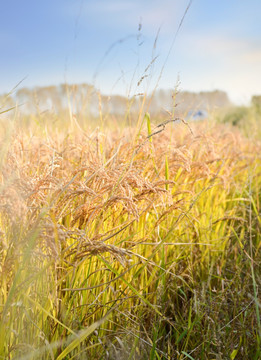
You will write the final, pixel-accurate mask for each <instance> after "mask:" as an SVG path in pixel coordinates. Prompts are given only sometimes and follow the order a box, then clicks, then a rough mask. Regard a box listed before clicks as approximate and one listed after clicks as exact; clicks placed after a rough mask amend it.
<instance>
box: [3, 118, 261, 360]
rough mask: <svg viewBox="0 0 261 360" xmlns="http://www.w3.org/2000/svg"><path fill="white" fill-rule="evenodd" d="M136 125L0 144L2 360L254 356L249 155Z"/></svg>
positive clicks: (255, 167) (190, 134) (254, 183)
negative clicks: (136, 127)
mask: <svg viewBox="0 0 261 360" xmlns="http://www.w3.org/2000/svg"><path fill="white" fill-rule="evenodd" d="M147 120H148V119H147ZM148 121H149V122H147V127H146V128H148V129H149V132H147V130H146V128H145V127H144V128H143V127H142V131H140V132H139V131H138V132H137V131H136V129H134V128H128V129H125V130H123V131H121V132H119V131H117V129H116V130H108V129H105V130H104V129H103V130H104V132H105V133H101V132H100V131H99V130H98V129H96V130H95V131H93V132H92V133H91V132H84V131H81V130H80V128H79V126H78V125H77V126H76V125H75V127H72V124H70V128H69V127H67V125H66V124H64V127H63V129H58V128H55V126H50V127H48V126H47V127H45V128H44V129H42V130H41V131H38V130H35V131H32V129H31V130H30V128H27V127H25V128H21V129H17V130H13V132H11V133H10V135H9V137H8V138H7V140H6V138H3V139H1V144H2V147H1V149H2V151H1V168H0V171H1V173H0V174H1V175H0V176H1V189H0V204H1V205H0V236H1V245H0V246H1V249H0V282H1V294H0V299H1V300H0V302H1V312H2V316H1V328H0V335H1V336H0V343H1V346H0V355H1V356H2V358H10V359H16V358H23V359H35V358H41V359H56V358H58V359H69V358H70V359H71V358H75V359H86V358H90V359H115V358H116V359H121V358H124V359H127V358H129V359H161V358H162V359H186V358H190V359H191V358H192V359H193V358H194V359H210V358H211V357H212V358H215V356H221V357H216V358H220V359H221V358H222V359H223V358H226V357H229V356H230V358H233V359H234V357H233V356H234V355H235V354H239V357H238V358H250V357H249V356H252V357H251V358H253V359H254V356H259V354H260V343H259V340H258V339H260V338H259V336H260V322H258V321H259V320H258V316H259V311H258V308H259V305H260V303H258V295H257V292H254V291H253V284H254V285H257V283H258V281H259V282H260V278H259V277H258V276H256V277H254V275H253V274H255V272H252V275H251V273H250V268H251V269H252V270H253V271H254V270H255V269H257V270H258V269H259V267H258V266H259V265H258V259H260V254H259V247H260V245H259V240H260V235H259V230H260V223H261V222H260V192H259V189H260V183H261V181H260V170H261V166H260V155H259V154H260V153H261V152H260V150H261V146H260V144H259V143H258V142H253V141H250V140H248V139H246V138H244V137H243V136H242V135H241V134H240V132H239V131H235V130H233V131H231V129H230V128H228V127H225V126H222V125H214V124H213V125H211V124H209V123H203V124H199V123H196V124H194V125H193V126H192V125H191V129H190V128H188V127H187V126H186V124H182V123H173V124H172V123H169V124H167V125H166V128H165V130H164V131H162V132H161V133H158V134H155V135H154V136H151V137H149V138H148V136H150V135H151V134H153V133H154V132H157V129H159V127H156V126H152V125H151V123H150V120H148ZM2 126H4V125H2ZM36 128H37V127H36ZM250 214H251V222H250ZM250 250H251V251H250ZM251 266H252V267H251ZM242 281H243V282H244V284H243V285H242ZM233 287H234V288H233ZM230 302H232V303H233V304H232V303H231V304H230ZM229 304H230V305H229ZM255 304H256V308H255V306H254V305H255ZM234 319H235V321H234ZM239 320H240V321H241V323H240V324H241V325H240V324H239ZM227 324H228V325H227ZM247 332H248V333H247ZM227 334H229V336H228V335H227ZM240 354H241V355H240ZM240 356H245V357H240ZM257 358H258V357H256V359H257Z"/></svg>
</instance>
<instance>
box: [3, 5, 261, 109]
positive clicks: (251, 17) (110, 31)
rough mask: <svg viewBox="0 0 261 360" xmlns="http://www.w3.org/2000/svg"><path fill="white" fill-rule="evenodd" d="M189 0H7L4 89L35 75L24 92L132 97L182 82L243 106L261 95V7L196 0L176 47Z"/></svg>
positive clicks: (4, 26) (181, 87)
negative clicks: (86, 90) (64, 86)
mask: <svg viewBox="0 0 261 360" xmlns="http://www.w3.org/2000/svg"><path fill="white" fill-rule="evenodd" d="M188 3H189V1H187V0H44V1H43V0H42V1H41V0H39V1H35V0H23V1H21V0H8V1H4V0H2V1H1V15H0V49H1V56H0V92H1V93H3V92H7V91H10V90H11V89H12V88H13V87H14V86H15V85H16V84H17V83H18V82H19V81H20V80H21V79H23V78H24V77H26V78H25V79H24V81H23V82H22V84H21V85H20V87H24V86H28V87H32V86H41V85H56V84H60V83H64V82H65V81H66V82H68V83H82V82H87V83H94V84H95V85H96V86H97V87H98V88H99V89H100V90H101V91H102V92H104V93H106V94H113V93H121V94H124V95H126V94H131V95H133V94H135V93H140V92H143V91H151V90H153V88H154V86H156V85H157V86H158V88H174V87H175V86H176V85H177V81H178V80H177V79H179V84H180V85H179V89H180V90H191V91H201V90H203V91H204V90H213V89H221V90H225V91H227V93H228V95H229V96H230V98H231V99H232V100H233V101H234V102H237V103H239V104H243V103H247V101H249V99H250V98H251V96H252V95H253V94H261V21H260V14H261V1H260V0H249V1H246V0H216V1H213V0H212V1H211V0H193V1H192V5H191V6H190V8H189V10H188V12H187V14H186V17H185V19H184V22H183V24H182V26H181V28H180V31H179V33H178V35H177V37H176V39H175V42H174V45H173V47H171V46H172V44H173V39H174V37H175V34H176V31H177V29H178V26H179V24H180V21H181V19H182V16H183V14H184V11H185V9H186V7H187V5H188ZM140 24H141V26H140ZM139 28H140V29H139ZM157 34H158V35H157ZM156 38H157V41H156V46H154V44H155V39H156ZM170 50H171V51H170ZM154 58H156V59H155V60H154V62H153V64H152V65H151V66H150V67H149V69H148V70H147V71H146V72H145V69H146V67H147V66H148V65H149V64H150V63H151V61H152V59H154ZM163 66H164V68H163V72H162V75H161V76H160V74H161V70H162V67H163ZM143 75H147V77H146V78H144V80H143V81H142V82H141V84H140V85H139V86H137V83H138V82H139V79H140V78H141V77H142V76H143ZM159 76H160V78H159Z"/></svg>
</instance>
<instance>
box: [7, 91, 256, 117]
mask: <svg viewBox="0 0 261 360" xmlns="http://www.w3.org/2000/svg"><path fill="white" fill-rule="evenodd" d="M143 96H144V95H143ZM142 101H143V98H142V95H139V96H133V97H129V98H127V97H124V96H120V95H111V96H107V95H104V94H101V93H100V92H99V91H98V90H97V89H96V88H95V87H94V86H92V85H89V84H79V85H68V84H61V85H59V86H46V87H35V88H26V87H25V88H21V89H18V90H17V91H15V92H14V93H13V94H3V95H2V96H0V108H1V109H7V108H11V107H14V106H16V105H19V109H20V111H21V112H22V113H25V114H32V113H37V112H39V113H42V112H46V111H49V112H53V113H55V114H60V113H63V112H64V111H66V110H68V107H70V109H71V110H72V112H73V113H76V114H81V115H84V116H88V115H91V116H99V113H100V111H102V112H103V113H110V114H115V115H123V114H125V113H126V111H129V112H132V113H137V112H138V111H139V109H140V105H141V102H142ZM146 104H147V105H148V106H149V111H150V112H151V113H152V114H166V113H173V111H174V112H175V114H176V115H179V114H184V113H186V112H189V110H191V109H193V110H194V109H198V110H211V109H213V108H214V107H219V108H220V107H228V106H231V102H230V100H229V98H228V96H227V94H226V93H225V92H224V91H219V90H216V91H211V92H199V93H196V92H189V91H183V92H178V93H175V92H174V91H173V90H157V91H156V92H155V94H154V96H153V97H151V94H147V96H146ZM252 104H253V105H254V106H256V107H259V108H261V96H257V95H256V96H253V97H252Z"/></svg>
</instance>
